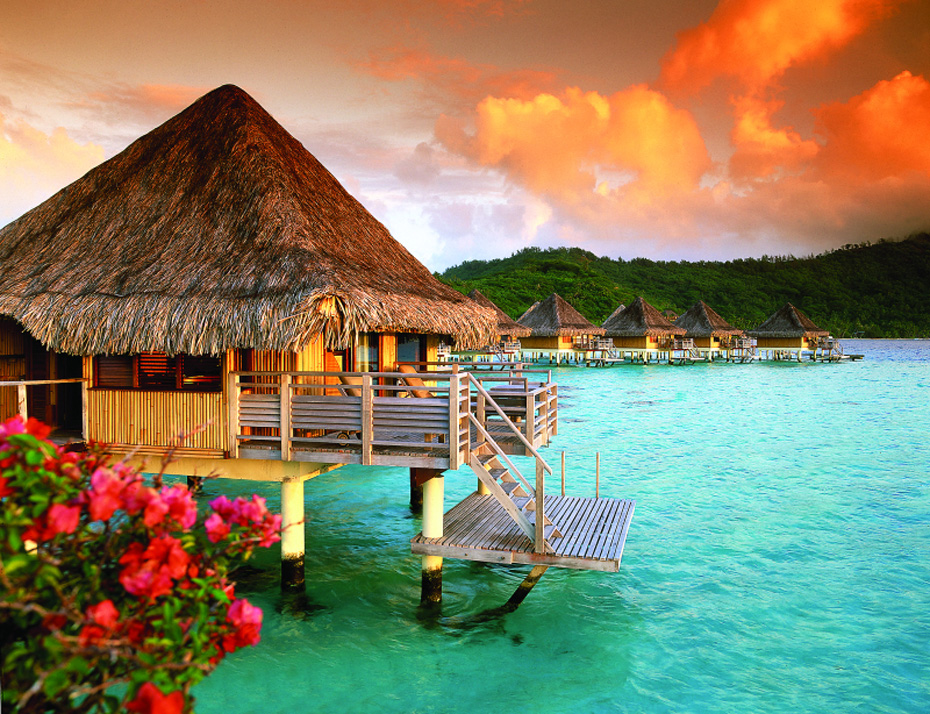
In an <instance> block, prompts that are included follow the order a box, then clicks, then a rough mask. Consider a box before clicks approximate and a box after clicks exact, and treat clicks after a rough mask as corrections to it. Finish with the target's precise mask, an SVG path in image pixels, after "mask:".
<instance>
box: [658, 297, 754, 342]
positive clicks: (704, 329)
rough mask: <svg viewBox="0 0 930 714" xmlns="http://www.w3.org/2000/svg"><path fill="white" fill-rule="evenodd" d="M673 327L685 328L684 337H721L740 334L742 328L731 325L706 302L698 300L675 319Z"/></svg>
mask: <svg viewBox="0 0 930 714" xmlns="http://www.w3.org/2000/svg"><path fill="white" fill-rule="evenodd" d="M675 327H682V328H684V329H685V330H686V332H685V337H711V336H717V337H722V336H724V335H742V334H744V333H743V331H742V330H740V329H738V328H736V327H733V325H731V324H730V323H729V322H727V321H726V320H724V319H723V318H722V317H720V315H719V314H718V313H717V312H716V311H715V310H714V309H713V308H712V307H711V306H710V305H708V304H707V303H706V302H704V301H703V300H698V301H697V302H696V303H694V305H692V306H691V307H689V308H688V309H687V310H686V311H685V312H684V314H682V315H681V316H679V318H678V319H677V320H675Z"/></svg>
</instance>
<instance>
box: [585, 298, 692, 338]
mask: <svg viewBox="0 0 930 714" xmlns="http://www.w3.org/2000/svg"><path fill="white" fill-rule="evenodd" d="M603 327H604V334H606V335H607V336H608V337H643V336H646V335H648V336H650V337H660V336H665V335H683V334H685V331H684V329H683V328H681V327H677V326H676V325H673V324H672V323H671V322H669V321H668V320H666V319H665V318H664V317H662V315H661V313H659V311H658V310H656V309H655V308H654V307H653V306H652V305H650V304H649V303H648V302H646V301H645V300H644V299H643V298H642V297H638V298H636V299H635V300H634V301H633V302H632V303H630V304H629V305H628V306H627V307H626V308H624V309H623V310H622V311H620V312H619V313H618V312H616V311H614V314H613V315H611V316H610V317H609V318H607V320H606V321H605V322H604V325H603Z"/></svg>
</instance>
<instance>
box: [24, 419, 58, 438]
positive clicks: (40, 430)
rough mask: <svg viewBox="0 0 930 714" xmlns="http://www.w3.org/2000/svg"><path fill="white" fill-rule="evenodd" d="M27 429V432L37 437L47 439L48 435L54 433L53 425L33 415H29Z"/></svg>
mask: <svg viewBox="0 0 930 714" xmlns="http://www.w3.org/2000/svg"><path fill="white" fill-rule="evenodd" d="M25 430H26V433H27V434H32V435H33V436H34V437H35V438H37V439H47V438H48V435H49V434H51V433H52V427H50V426H48V424H43V423H42V422H41V421H39V420H38V419H34V418H33V417H29V419H28V420H27V421H26V427H25Z"/></svg>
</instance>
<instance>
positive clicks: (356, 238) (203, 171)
mask: <svg viewBox="0 0 930 714" xmlns="http://www.w3.org/2000/svg"><path fill="white" fill-rule="evenodd" d="M0 314H7V315H11V316H12V317H14V318H16V319H17V320H18V321H19V322H20V323H22V324H23V325H24V327H25V328H26V329H27V330H28V331H29V332H31V333H32V334H33V335H34V336H35V337H37V338H38V339H40V340H41V341H42V342H43V343H45V344H46V345H47V346H48V347H50V348H52V349H55V350H58V351H63V352H71V353H76V354H99V353H125V352H130V353H131V352H139V351H146V350H158V351H165V352H169V353H174V352H188V353H193V354H208V353H214V354H215V353H219V352H222V351H224V350H226V349H228V348H233V347H254V348H261V349H291V350H296V349H299V348H300V347H302V346H303V345H305V344H307V343H308V342H309V341H310V340H311V339H312V338H313V337H314V336H316V335H319V334H323V335H324V336H325V338H326V340H327V341H328V342H329V343H330V344H339V345H343V344H346V343H348V342H350V341H351V339H352V336H353V334H355V333H356V332H359V331H368V330H384V331H404V332H421V333H431V334H446V335H451V336H452V337H454V338H455V339H456V340H458V341H459V342H460V343H467V344H473V345H480V344H485V343H487V342H488V341H489V340H490V339H492V338H493V335H494V333H495V320H494V316H493V313H492V312H491V311H488V310H485V309H482V308H480V307H478V306H476V305H475V303H474V302H472V301H470V300H468V298H466V297H465V296H464V295H462V294H460V293H458V292H457V291H455V290H453V289H452V288H449V287H448V286H445V285H443V284H442V283H440V282H439V281H438V280H436V279H435V278H434V277H433V275H432V274H431V273H430V272H429V270H427V269H426V267H424V266H423V265H422V264H421V263H420V262H419V261H417V260H416V258H414V257H413V256H412V255H411V254H410V253H409V252H407V250H406V249H405V248H404V247H403V246H402V245H401V244H400V243H398V242H397V241H396V240H394V238H393V237H392V236H391V235H390V233H389V232H388V231H387V229H386V228H385V227H384V226H383V225H382V224H381V223H380V222H379V221H377V220H376V219H375V218H374V217H373V216H372V215H371V214H370V213H368V211H366V210H365V208H364V207H363V206H362V205H361V204H360V203H359V202H358V201H357V200H355V199H354V198H353V197H352V196H351V195H349V193H348V192H346V190H345V189H344V188H343V187H342V186H341V185H340V184H339V182H338V181H337V180H336V179H335V177H333V175H332V174H331V173H330V172H329V171H327V170H326V169H325V168H324V167H323V166H322V164H320V163H319V162H318V161H317V160H316V159H315V158H314V157H313V155H311V154H310V152H308V151H307V150H306V149H305V148H304V147H303V146H302V145H301V143H300V142H299V141H297V140H296V139H295V138H294V137H292V136H291V135H290V134H289V133H288V132H287V131H285V130H284V128H283V127H281V125H280V124H278V123H277V122H276V121H275V120H274V119H273V118H272V117H271V116H270V115H269V114H268V113H267V112H266V111H265V110H264V109H262V107H261V106H259V105H258V103H257V102H255V100H254V99H252V98H251V97H250V96H249V95H248V94H246V93H245V92H244V91H242V90H241V89H239V88H238V87H234V86H232V85H226V86H223V87H220V88H218V89H215V90H213V91H212V92H210V93H208V94H206V95H205V96H203V97H201V98H200V99H199V100H197V101H196V102H194V104H192V105H191V106H190V107H188V108H187V109H185V110H184V111H183V112H181V113H180V114H178V115H177V116H175V117H173V118H172V119H169V120H168V121H167V122H165V123H164V124H162V125H161V126H159V127H157V128H156V129H153V130H152V131H151V132H149V133H148V134H146V135H145V136H143V137H141V138H140V139H138V140H136V141H135V142H134V143H132V144H131V145H130V146H129V147H128V148H126V149H125V150H124V151H123V152H121V153H120V154H117V155H116V156H114V157H113V158H111V159H109V160H108V161H106V162H104V163H103V164H101V165H100V166H98V167H96V168H94V169H92V170H91V171H90V172H88V173H87V174H86V175H85V176H83V177H82V178H80V179H78V180H77V181H75V182H74V183H72V184H71V185H70V186H68V187H66V188H64V189H63V190H61V191H59V192H58V193H57V194H56V195H54V196H53V197H52V198H50V199H48V200H47V201H45V202H44V203H42V204H41V205H39V206H38V207H36V208H34V209H33V210H31V211H29V212H28V213H26V214H25V215H23V216H22V217H21V218H19V219H18V220H16V221H14V222H13V223H11V224H9V225H8V226H6V227H5V228H3V229H2V230H0Z"/></svg>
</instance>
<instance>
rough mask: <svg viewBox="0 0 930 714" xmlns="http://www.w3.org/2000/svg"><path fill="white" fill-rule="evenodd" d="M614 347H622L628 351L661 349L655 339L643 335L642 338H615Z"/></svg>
mask: <svg viewBox="0 0 930 714" xmlns="http://www.w3.org/2000/svg"><path fill="white" fill-rule="evenodd" d="M612 339H613V341H614V347H620V348H622V349H628V350H655V349H658V348H659V342H658V340H657V339H656V338H655V337H649V336H648V335H642V336H641V337H614V338H612Z"/></svg>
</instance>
